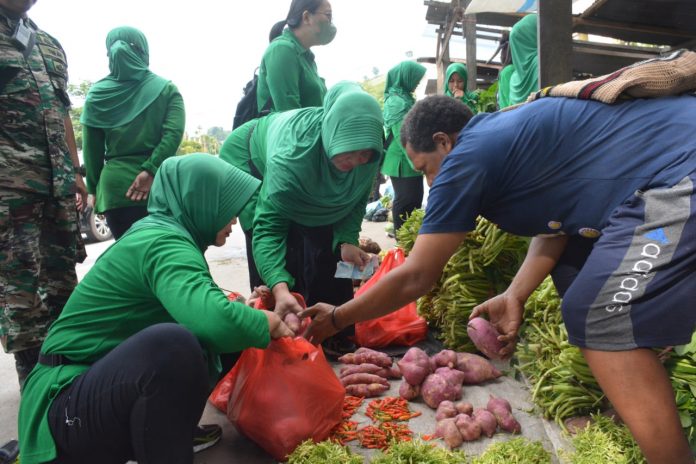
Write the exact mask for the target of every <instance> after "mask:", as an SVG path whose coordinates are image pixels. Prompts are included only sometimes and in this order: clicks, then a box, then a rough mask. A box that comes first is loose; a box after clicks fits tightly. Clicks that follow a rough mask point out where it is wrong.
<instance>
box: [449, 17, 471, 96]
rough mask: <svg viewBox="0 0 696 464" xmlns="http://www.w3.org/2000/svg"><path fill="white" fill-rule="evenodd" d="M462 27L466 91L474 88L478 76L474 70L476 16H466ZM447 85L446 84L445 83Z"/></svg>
mask: <svg viewBox="0 0 696 464" xmlns="http://www.w3.org/2000/svg"><path fill="white" fill-rule="evenodd" d="M462 25H463V30H462V32H463V34H462V35H463V36H464V40H466V71H467V73H468V76H469V77H468V79H467V81H468V82H467V83H466V88H467V89H475V88H476V76H478V71H477V70H476V15H475V14H471V15H466V16H464V19H463V21H462ZM445 85H447V83H445Z"/></svg>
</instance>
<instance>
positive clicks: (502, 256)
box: [397, 210, 529, 351]
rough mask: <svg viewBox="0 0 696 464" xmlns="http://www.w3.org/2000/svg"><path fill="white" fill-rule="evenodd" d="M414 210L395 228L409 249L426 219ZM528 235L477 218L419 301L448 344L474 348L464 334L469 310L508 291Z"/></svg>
mask: <svg viewBox="0 0 696 464" xmlns="http://www.w3.org/2000/svg"><path fill="white" fill-rule="evenodd" d="M424 215H425V213H424V212H423V210H415V211H414V212H413V213H411V216H409V218H408V219H407V220H406V222H405V223H404V225H403V226H402V227H401V228H400V229H399V231H398V233H397V240H398V243H399V246H400V247H401V248H403V249H404V251H405V252H406V253H407V254H408V252H409V251H411V249H412V248H413V244H414V242H415V240H416V236H417V235H418V229H420V225H421V223H422V222H423V216H424ZM528 244H529V241H528V239H526V238H522V237H517V236H515V235H511V234H508V233H505V232H503V231H501V230H500V229H498V227H496V226H495V224H493V223H491V222H488V221H487V220H485V219H483V218H478V220H477V223H476V229H475V230H474V231H472V232H471V233H469V234H467V237H466V239H464V241H463V242H462V244H461V245H460V246H459V248H458V249H457V251H456V253H455V254H454V255H453V256H452V258H450V260H449V261H448V262H447V265H446V266H445V268H444V270H443V272H442V276H441V277H440V280H439V281H438V283H437V284H436V285H435V287H434V288H433V289H432V290H431V291H430V292H429V293H428V294H427V295H425V296H423V297H422V298H420V299H419V300H418V313H419V314H420V315H421V316H423V318H425V320H427V321H428V323H429V324H430V326H431V327H435V328H436V329H438V330H439V331H440V338H441V339H442V341H443V342H444V344H445V346H447V348H450V349H453V350H456V351H476V350H475V347H474V345H473V343H471V340H469V336H468V335H467V333H466V326H467V321H468V319H469V315H470V314H471V311H472V310H473V309H474V307H475V306H477V305H478V304H480V303H483V302H484V301H486V300H487V299H489V298H491V297H493V296H495V295H497V294H498V293H500V292H502V291H504V290H505V289H506V288H507V286H508V285H509V284H510V282H511V281H512V278H513V277H514V275H515V272H517V269H518V268H519V266H520V264H521V263H522V260H523V259H524V256H525V254H526V252H527V245H528Z"/></svg>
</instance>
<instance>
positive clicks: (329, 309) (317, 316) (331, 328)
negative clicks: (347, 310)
mask: <svg viewBox="0 0 696 464" xmlns="http://www.w3.org/2000/svg"><path fill="white" fill-rule="evenodd" d="M299 317H300V319H304V318H305V317H311V318H312V323H311V324H310V325H309V328H310V329H311V331H312V333H313V335H312V336H311V337H310V339H309V341H310V342H311V343H314V344H319V343H321V342H323V341H324V340H326V339H327V338H329V337H330V336H332V335H334V334H336V333H338V332H340V330H341V329H343V328H344V327H345V324H344V323H343V322H342V321H341V310H340V306H334V305H332V304H328V303H317V304H315V305H314V306H312V307H310V308H307V309H305V310H304V311H302V312H301V313H300V314H299Z"/></svg>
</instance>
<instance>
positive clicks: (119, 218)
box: [104, 206, 147, 240]
mask: <svg viewBox="0 0 696 464" xmlns="http://www.w3.org/2000/svg"><path fill="white" fill-rule="evenodd" d="M104 216H105V217H106V223H107V224H108V225H109V229H111V233H112V234H113V235H114V239H116V240H118V239H119V238H121V236H122V235H123V234H125V233H126V231H127V230H128V229H129V228H130V226H132V225H133V223H134V222H136V221H139V220H140V219H142V218H144V217H145V216H147V206H126V207H123V208H114V209H110V210H109V211H104Z"/></svg>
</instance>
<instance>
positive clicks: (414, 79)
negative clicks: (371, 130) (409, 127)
mask: <svg viewBox="0 0 696 464" xmlns="http://www.w3.org/2000/svg"><path fill="white" fill-rule="evenodd" d="M424 75H425V67H424V66H423V65H421V64H418V63H416V62H414V61H403V62H401V63H399V64H398V65H396V66H394V67H393V68H392V69H390V70H389V72H388V73H387V84H386V89H385V91H384V132H385V135H386V138H387V142H386V143H387V145H386V147H387V151H386V153H385V155H384V164H383V165H382V174H384V175H386V176H389V177H390V179H391V183H392V186H393V187H394V202H393V204H392V216H393V217H394V232H395V233H396V231H397V230H399V228H400V227H401V225H402V224H403V223H404V221H405V220H406V217H408V215H409V214H411V212H412V211H413V210H414V209H416V208H420V207H421V204H422V203H423V174H422V173H420V172H418V171H416V170H415V169H413V166H412V165H411V161H410V160H409V159H408V156H406V151H405V150H404V147H403V146H402V145H401V136H400V133H401V123H402V121H403V120H404V117H405V116H406V113H408V110H410V109H411V107H412V106H413V104H414V103H415V102H416V99H415V98H414V96H413V92H414V91H415V90H416V87H418V83H419V82H420V81H421V79H423V76H424Z"/></svg>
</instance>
